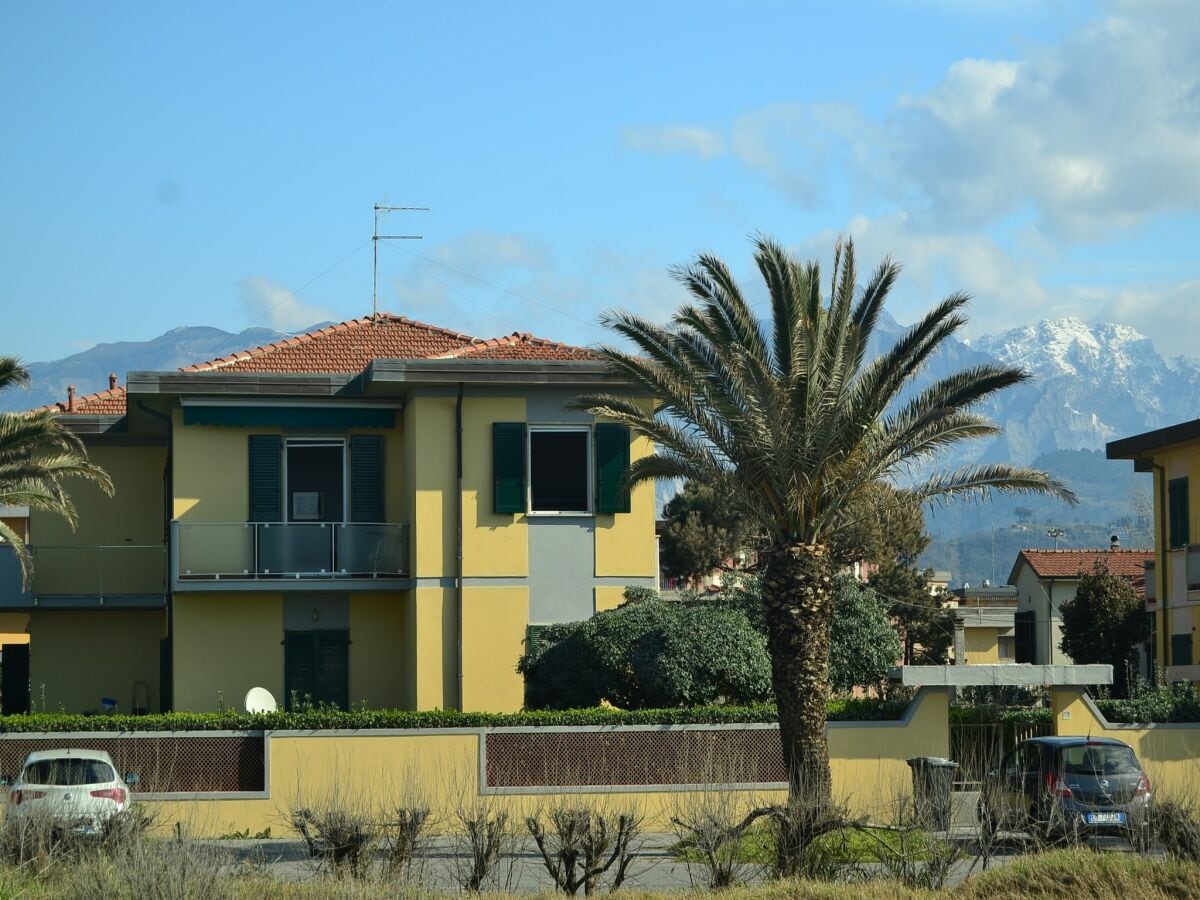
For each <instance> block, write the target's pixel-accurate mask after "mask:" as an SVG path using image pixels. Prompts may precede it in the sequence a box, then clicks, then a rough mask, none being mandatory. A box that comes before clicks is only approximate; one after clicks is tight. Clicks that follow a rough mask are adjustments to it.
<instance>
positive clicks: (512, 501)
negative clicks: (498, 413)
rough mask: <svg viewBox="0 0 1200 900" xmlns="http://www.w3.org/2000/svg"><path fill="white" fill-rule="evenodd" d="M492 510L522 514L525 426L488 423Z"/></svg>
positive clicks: (523, 505) (521, 424) (502, 513)
mask: <svg viewBox="0 0 1200 900" xmlns="http://www.w3.org/2000/svg"><path fill="white" fill-rule="evenodd" d="M492 475H493V478H492V509H493V511H494V512H496V513H498V514H500V515H505V514H510V513H523V512H525V423H524V422H493V423H492Z"/></svg>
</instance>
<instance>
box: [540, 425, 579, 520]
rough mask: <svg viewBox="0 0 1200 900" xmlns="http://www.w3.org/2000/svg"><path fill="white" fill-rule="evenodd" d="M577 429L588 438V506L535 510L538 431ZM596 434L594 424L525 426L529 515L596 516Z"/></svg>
mask: <svg viewBox="0 0 1200 900" xmlns="http://www.w3.org/2000/svg"><path fill="white" fill-rule="evenodd" d="M554 432H559V433H561V432H575V433H579V434H583V435H584V436H585V440H584V454H585V456H584V483H585V484H586V485H587V508H586V509H559V510H554V509H534V508H533V435H534V434H535V433H541V434H545V433H554ZM594 442H595V435H594V433H593V428H592V425H591V424H579V423H575V424H570V423H548V424H540V423H539V424H535V423H533V422H527V423H526V425H525V515H527V516H568V517H571V516H573V517H575V518H578V517H580V516H594V515H595V509H596V484H595V481H596V474H595V466H596V461H595V455H596V450H595V447H594V446H593V444H594Z"/></svg>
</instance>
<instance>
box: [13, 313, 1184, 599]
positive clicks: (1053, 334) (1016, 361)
mask: <svg viewBox="0 0 1200 900" xmlns="http://www.w3.org/2000/svg"><path fill="white" fill-rule="evenodd" d="M305 330H307V329H305ZM905 330H906V328H905V326H903V325H901V324H899V323H897V322H896V321H895V320H894V319H892V318H890V317H888V316H886V315H885V316H884V317H883V320H882V321H881V323H880V326H879V329H878V331H877V333H876V336H875V345H874V347H873V351H874V352H876V353H878V352H882V351H883V350H885V349H886V348H887V347H888V346H889V345H890V343H891V342H893V341H894V340H896V339H897V338H898V337H899V336H900V335H902V334H903V333H904V331H905ZM282 337H286V335H284V334H282V333H280V332H277V331H272V330H270V329H265V328H249V329H246V330H245V331H242V332H240V333H237V334H234V333H231V332H227V331H223V330H221V329H219V328H211V327H198V326H192V327H181V328H175V329H172V330H171V331H168V332H167V333H166V334H163V335H160V336H159V337H156V338H154V339H152V340H149V341H122V342H119V343H110V344H98V345H96V346H95V347H92V348H91V349H90V350H86V351H83V352H81V353H76V354H73V355H71V356H67V357H64V358H63V359H59V360H55V361H53V362H34V363H30V364H28V369H29V372H30V376H31V378H32V385H31V387H30V388H29V390H28V391H21V390H10V391H7V392H5V393H4V394H3V395H0V409H28V408H31V407H35V406H40V405H44V404H47V403H51V402H54V401H56V400H62V399H64V398H65V397H66V389H67V385H68V384H74V385H75V387H76V390H77V391H78V392H79V393H80V394H85V393H89V392H92V391H97V390H102V389H104V388H106V387H107V386H108V375H109V373H110V372H115V373H117V375H118V376H119V378H121V380H122V381H123V380H124V375H125V373H126V372H129V371H135V370H168V369H175V368H178V367H179V366H183V365H188V364H190V363H194V362H198V361H201V360H205V359H211V358H213V357H216V356H222V355H225V354H228V353H231V352H233V351H235V350H240V349H245V348H247V347H251V346H256V345H258V344H263V343H268V342H270V341H275V340H278V339H280V338H282ZM989 362H1000V363H1004V364H1008V365H1017V366H1020V367H1022V368H1024V369H1026V370H1027V371H1028V372H1029V373H1030V374H1031V375H1032V378H1031V379H1030V380H1029V381H1028V382H1026V383H1024V384H1022V385H1019V386H1017V387H1015V388H1013V389H1011V390H1009V391H1006V392H1005V393H1003V394H1002V395H1000V396H999V397H997V398H996V399H994V400H992V401H989V402H988V403H987V404H986V405H985V406H984V407H983V409H982V410H981V411H982V412H984V413H986V414H988V415H990V416H991V417H992V418H994V419H995V420H996V421H998V422H1000V423H1001V424H1002V425H1003V427H1004V431H1003V433H1002V435H1001V436H999V437H998V438H996V439H995V440H993V441H991V442H988V443H984V444H977V445H974V446H971V447H968V448H963V449H962V450H959V451H958V452H956V453H955V454H954V455H953V456H952V457H949V458H947V459H943V460H940V461H939V465H943V466H945V465H949V466H955V465H961V464H966V463H971V462H991V461H1001V460H1006V461H1010V462H1014V463H1019V464H1033V465H1037V466H1038V467H1041V468H1045V469H1046V470H1047V471H1050V472H1051V473H1052V474H1055V475H1057V476H1058V477H1060V478H1063V479H1064V480H1066V481H1067V482H1068V483H1069V484H1071V485H1072V486H1073V488H1074V489H1075V490H1076V492H1077V493H1078V494H1079V495H1080V499H1081V503H1080V505H1079V506H1078V507H1075V508H1070V507H1067V506H1066V504H1064V503H1062V502H1061V501H1057V500H1048V499H1042V498H1034V499H1029V498H1015V499H1009V498H997V499H996V500H995V501H994V502H992V503H988V504H964V505H951V506H946V507H937V508H934V509H931V510H930V512H929V515H928V516H927V518H928V525H929V530H930V533H931V534H932V535H933V536H934V538H935V541H934V545H933V546H932V547H931V548H930V551H929V552H927V554H926V558H925V561H926V562H928V563H929V564H931V565H934V566H936V567H937V568H950V569H951V570H952V571H954V569H955V568H960V567H961V566H960V565H959V564H958V563H957V555H956V554H955V553H953V552H951V551H949V550H947V549H946V548H947V547H950V546H951V545H952V544H953V543H954V542H955V541H958V542H961V541H962V540H963V538H964V535H969V534H976V535H980V534H987V535H988V536H989V544H990V543H991V542H992V540H993V539H994V537H993V536H994V535H995V533H996V529H999V530H1000V531H1002V532H1010V533H1016V534H1019V535H1023V536H1028V537H1029V541H1030V543H1028V544H1026V545H1027V546H1030V545H1036V543H1035V542H1034V540H1035V539H1040V538H1043V537H1044V532H1045V531H1047V530H1049V527H1061V528H1064V529H1065V530H1066V531H1067V536H1066V538H1065V545H1067V546H1070V545H1072V542H1073V538H1072V531H1073V530H1074V531H1076V532H1077V533H1078V534H1079V535H1080V538H1079V540H1083V541H1085V542H1091V543H1094V542H1095V536H1094V534H1092V529H1100V530H1107V529H1113V528H1115V529H1120V530H1123V531H1125V533H1126V534H1125V535H1123V537H1122V540H1123V543H1124V544H1125V546H1134V545H1135V543H1141V544H1143V545H1144V544H1145V542H1146V541H1147V540H1148V533H1147V532H1146V523H1145V521H1144V519H1145V516H1144V514H1143V513H1144V510H1143V509H1142V507H1144V503H1145V497H1146V496H1148V493H1149V488H1148V483H1147V479H1146V476H1137V477H1135V476H1134V475H1133V471H1132V466H1131V465H1130V464H1129V463H1127V462H1114V461H1109V460H1106V459H1104V456H1103V449H1104V445H1105V443H1106V442H1108V441H1110V440H1113V439H1115V438H1118V437H1121V436H1125V435H1131V434H1137V433H1139V432H1142V431H1148V430H1151V429H1155V428H1161V427H1163V426H1166V425H1170V424H1173V423H1176V422H1182V421H1187V420H1191V419H1194V418H1196V417H1197V415H1198V414H1200V362H1197V361H1196V360H1192V359H1188V358H1185V357H1175V358H1172V359H1166V358H1164V357H1163V356H1161V355H1160V354H1159V353H1158V352H1157V351H1156V350H1155V348H1154V345H1153V344H1152V343H1151V341H1150V340H1149V338H1147V337H1145V336H1144V335H1142V334H1140V333H1139V332H1137V331H1136V330H1135V329H1133V328H1130V327H1129V326H1126V325H1119V324H1110V323H1101V324H1095V325H1089V324H1086V323H1084V322H1082V321H1081V320H1079V319H1073V318H1068V319H1057V320H1047V321H1041V322H1037V323H1035V324H1032V325H1023V326H1019V327H1016V328H1013V329H1011V330H1008V331H1005V332H1003V333H1000V334H995V335H986V336H984V337H981V338H978V339H977V340H975V341H973V342H971V343H967V342H963V341H958V340H956V339H953V338H951V339H949V340H947V341H946V342H945V344H944V345H943V347H942V348H941V349H940V351H939V352H938V354H937V355H936V356H935V357H934V358H933V359H932V360H931V361H930V363H929V365H928V366H927V368H926V369H925V370H924V371H923V372H922V373H921V374H920V376H919V378H918V381H917V383H916V384H915V385H914V386H913V389H919V388H920V387H921V386H922V385H924V384H928V383H930V382H931V381H933V380H935V379H938V378H942V377H945V376H946V375H949V374H950V373H952V372H954V371H957V370H960V369H962V368H965V367H968V366H974V365H980V364H983V363H989ZM672 492H673V490H672V487H671V486H667V485H664V486H662V489H661V490H660V501H662V502H665V500H666V499H667V497H668V496H669V494H670V493H672ZM1042 524H1044V525H1046V526H1048V527H1046V528H1042V527H1041V525H1042ZM1014 529H1015V531H1014ZM1085 535H1086V537H1085ZM1129 538H1132V539H1133V542H1131V541H1130V540H1129ZM1022 539H1023V538H1022ZM1063 540H1064V539H1060V542H1062V541H1063ZM1043 542H1044V541H1043ZM952 557H953V558H952ZM954 574H955V580H956V581H958V580H971V578H974V579H980V578H982V577H986V573H977V572H966V571H964V572H963V577H962V578H961V579H960V578H959V573H958V572H955V573H954ZM968 576H969V577H968Z"/></svg>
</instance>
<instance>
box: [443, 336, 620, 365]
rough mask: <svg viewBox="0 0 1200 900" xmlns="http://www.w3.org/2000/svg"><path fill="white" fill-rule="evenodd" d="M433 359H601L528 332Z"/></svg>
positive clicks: (477, 344) (473, 344) (483, 342)
mask: <svg viewBox="0 0 1200 900" xmlns="http://www.w3.org/2000/svg"><path fill="white" fill-rule="evenodd" d="M435 358H436V359H534V360H563V361H571V360H598V359H600V357H599V356H598V355H597V354H595V353H593V352H592V351H591V350H588V349H586V348H584V347H574V346H572V345H571V344H561V343H559V342H558V341H550V340H547V339H546V338H540V337H535V336H534V335H532V334H530V333H529V332H527V331H514V332H513V333H512V334H508V335H505V336H504V337H498V338H489V339H488V340H485V341H481V340H476V341H473V342H472V343H470V344H467V345H466V346H464V347H456V348H455V349H453V350H451V351H449V352H448V353H443V354H441V355H440V356H438V357H435Z"/></svg>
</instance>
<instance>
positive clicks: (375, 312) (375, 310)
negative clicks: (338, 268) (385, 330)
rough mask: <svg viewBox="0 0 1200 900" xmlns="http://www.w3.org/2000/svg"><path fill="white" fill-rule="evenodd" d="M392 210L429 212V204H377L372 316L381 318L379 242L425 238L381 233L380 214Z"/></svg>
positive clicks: (373, 247) (419, 235)
mask: <svg viewBox="0 0 1200 900" xmlns="http://www.w3.org/2000/svg"><path fill="white" fill-rule="evenodd" d="M390 212H429V207H428V206H384V205H383V204H380V203H376V204H375V233H374V236H373V237H372V238H371V249H372V250H373V251H374V260H373V261H372V266H371V318H372V319H377V318H379V242H380V241H419V240H422V239H423V238H424V235H421V234H380V233H379V214H380V213H385V214H386V213H390Z"/></svg>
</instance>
